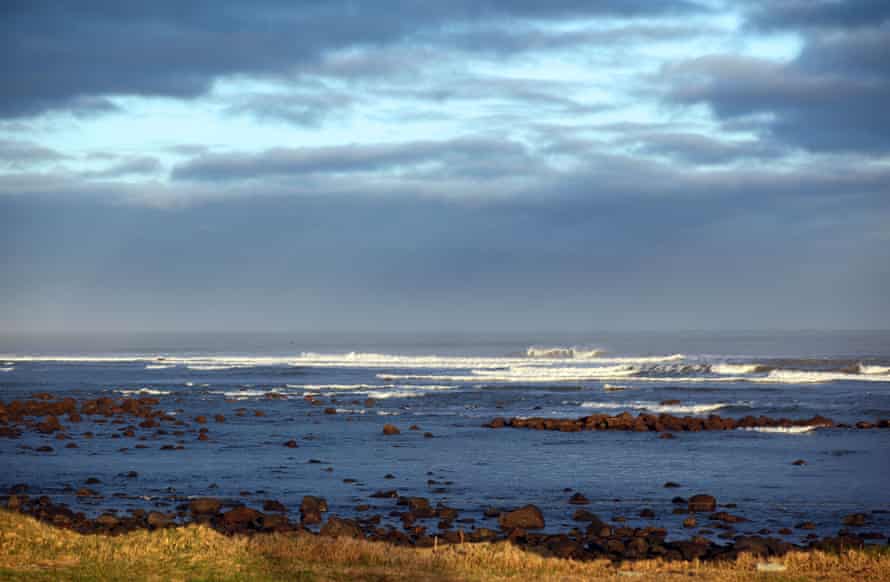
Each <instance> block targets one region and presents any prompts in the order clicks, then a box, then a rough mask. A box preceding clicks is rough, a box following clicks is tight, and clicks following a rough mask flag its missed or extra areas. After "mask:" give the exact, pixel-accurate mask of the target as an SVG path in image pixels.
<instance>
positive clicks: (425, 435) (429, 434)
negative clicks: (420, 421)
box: [423, 432, 433, 439]
mask: <svg viewBox="0 0 890 582" xmlns="http://www.w3.org/2000/svg"><path fill="white" fill-rule="evenodd" d="M423 438H425V439H431V438H433V433H431V432H425V433H423Z"/></svg>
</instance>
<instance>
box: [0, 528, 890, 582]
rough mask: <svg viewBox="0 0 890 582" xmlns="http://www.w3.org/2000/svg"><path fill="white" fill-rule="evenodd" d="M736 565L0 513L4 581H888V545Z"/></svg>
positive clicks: (0, 561)
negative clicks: (112, 532)
mask: <svg viewBox="0 0 890 582" xmlns="http://www.w3.org/2000/svg"><path fill="white" fill-rule="evenodd" d="M759 561H760V560H758V559H756V558H750V557H743V558H740V559H739V560H738V561H736V562H732V563H708V564H703V563H698V562H688V563H687V562H678V563H664V562H661V561H656V560H650V561H644V562H636V563H627V564H623V565H621V566H614V565H612V564H611V563H610V562H608V561H605V560H602V561H597V562H575V561H571V560H559V559H554V558H542V557H540V556H537V555H535V554H532V553H529V552H524V551H522V550H520V549H518V548H516V547H514V546H512V545H509V544H506V543H498V544H466V545H461V546H443V547H440V548H438V549H437V550H432V549H426V550H414V549H410V548H399V547H393V546H390V545H386V544H382V543H371V542H366V541H362V540H351V539H330V538H322V537H317V536H312V535H306V534H303V535H278V534H274V535H257V536H253V537H249V538H248V537H233V538H230V537H225V536H223V535H220V534H218V533H216V532H215V531H213V530H210V529H208V528H205V527H200V526H194V525H193V526H188V527H184V528H178V529H172V530H164V531H155V532H147V531H140V532H134V533H130V534H127V535H124V536H118V537H104V536H84V535H80V534H76V533H73V532H70V531H66V530H61V529H57V528H54V527H52V526H49V525H46V524H43V523H39V522H37V521H36V520H34V519H32V518H30V517H28V516H24V515H20V514H17V513H11V512H7V511H0V580H48V581H49V580H52V581H56V580H125V581H127V582H136V581H138V580H158V581H161V580H163V581H166V580H208V581H210V580H244V581H263V580H298V581H322V580H376V581H381V582H382V581H398V580H412V581H413V580H554V581H555V580H614V581H619V580H623V581H627V580H659V581H661V580H665V581H679V580H714V581H719V582H724V581H725V582H731V581H738V582H742V581H748V580H763V581H776V582H779V581H783V582H790V581H798V580H820V581H833V580H838V581H840V580H844V581H846V580H876V581H877V580H887V581H890V552H888V551H887V549H886V548H882V549H875V550H870V551H850V552H846V553H843V554H826V553H821V552H813V553H795V554H789V555H788V556H785V557H784V558H781V559H780V560H778V562H780V563H781V564H783V565H784V566H785V567H786V570H785V571H784V572H781V573H759V572H758V571H757V568H756V566H757V563H758V562H759Z"/></svg>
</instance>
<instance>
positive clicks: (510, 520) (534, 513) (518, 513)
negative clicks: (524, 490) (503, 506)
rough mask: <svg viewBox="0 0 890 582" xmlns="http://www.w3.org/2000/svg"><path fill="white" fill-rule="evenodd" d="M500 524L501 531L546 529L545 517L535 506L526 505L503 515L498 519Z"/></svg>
mask: <svg viewBox="0 0 890 582" xmlns="http://www.w3.org/2000/svg"><path fill="white" fill-rule="evenodd" d="M498 524H499V525H500V526H501V529H514V528H522V529H541V528H543V527H544V515H543V514H542V513H541V510H540V509H538V508H537V507H535V506H534V505H526V506H524V507H520V508H519V509H515V510H513V511H508V512H505V513H502V514H501V515H500V517H499V518H498Z"/></svg>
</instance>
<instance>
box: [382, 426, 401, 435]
mask: <svg viewBox="0 0 890 582" xmlns="http://www.w3.org/2000/svg"><path fill="white" fill-rule="evenodd" d="M401 432H402V431H400V430H399V429H398V427H396V426H395V425H394V424H384V425H383V434H385V435H396V434H401Z"/></svg>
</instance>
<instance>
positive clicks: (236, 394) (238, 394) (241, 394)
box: [210, 389, 280, 400]
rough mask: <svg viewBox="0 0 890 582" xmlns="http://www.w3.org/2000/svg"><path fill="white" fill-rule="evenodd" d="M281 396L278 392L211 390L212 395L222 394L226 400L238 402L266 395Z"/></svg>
mask: <svg viewBox="0 0 890 582" xmlns="http://www.w3.org/2000/svg"><path fill="white" fill-rule="evenodd" d="M270 393H271V394H280V392H278V391H276V390H249V389H245V390H222V391H221V390H211V391H210V394H222V395H223V396H225V397H226V398H235V399H237V400H245V399H247V398H258V397H262V396H265V395H266V394H270Z"/></svg>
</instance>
